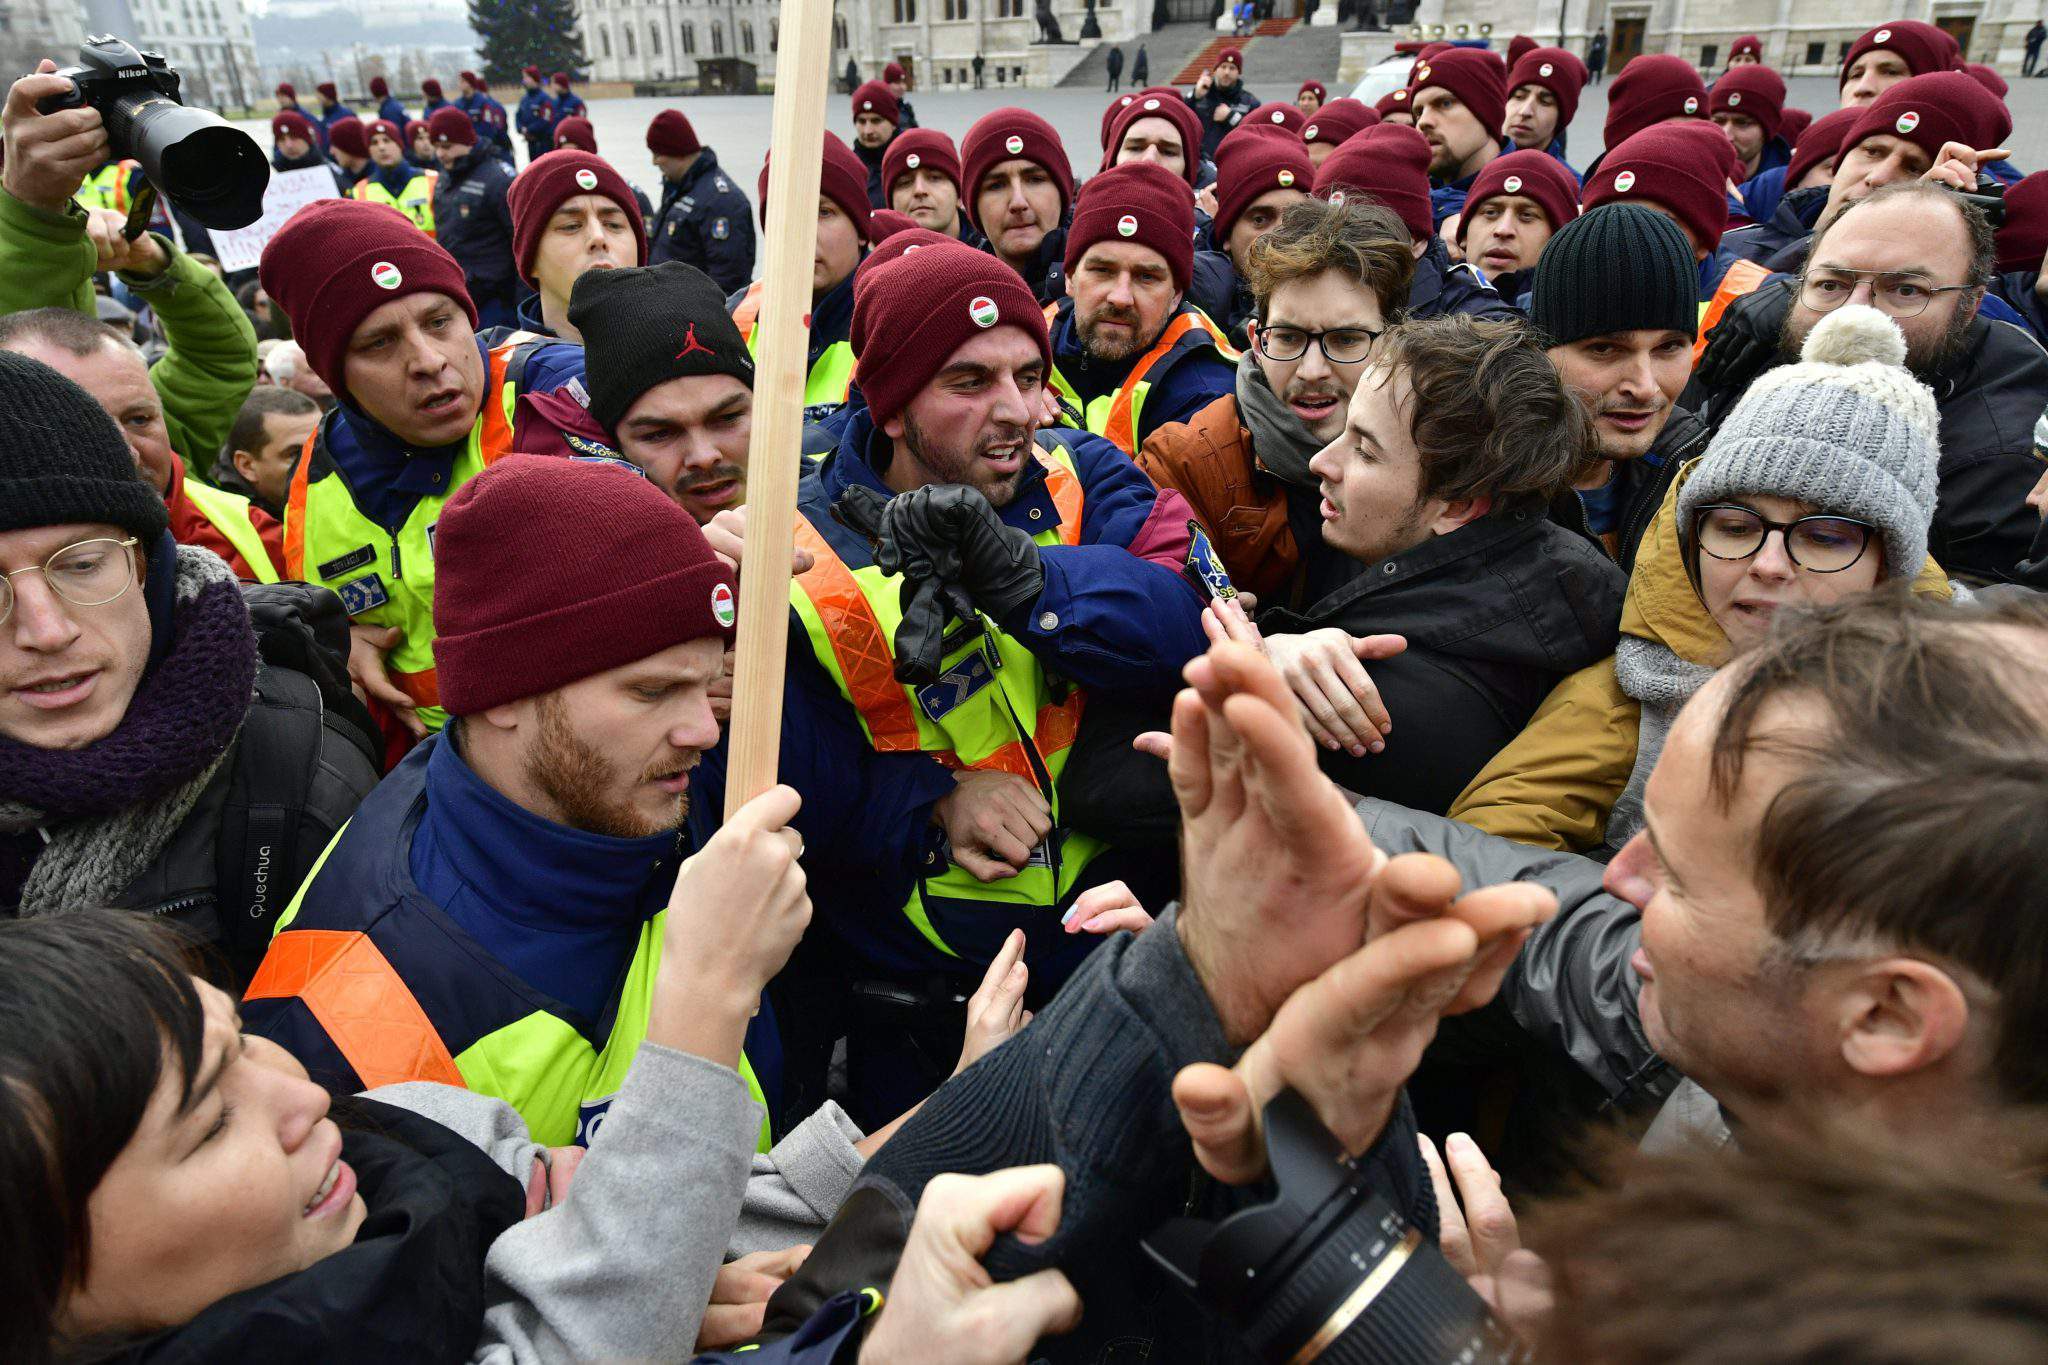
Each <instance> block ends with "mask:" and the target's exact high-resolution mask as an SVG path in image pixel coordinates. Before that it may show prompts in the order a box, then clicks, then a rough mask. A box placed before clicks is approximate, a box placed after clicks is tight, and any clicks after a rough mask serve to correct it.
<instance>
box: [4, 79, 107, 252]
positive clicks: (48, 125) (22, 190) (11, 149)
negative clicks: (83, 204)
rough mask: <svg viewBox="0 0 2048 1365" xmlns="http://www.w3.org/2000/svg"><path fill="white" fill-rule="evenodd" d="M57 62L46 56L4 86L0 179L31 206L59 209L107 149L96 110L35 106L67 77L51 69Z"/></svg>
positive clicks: (64, 86) (62, 87)
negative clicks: (3, 146)
mask: <svg viewBox="0 0 2048 1365" xmlns="http://www.w3.org/2000/svg"><path fill="white" fill-rule="evenodd" d="M56 69H57V64H56V63H55V62H53V61H51V60H50V59H49V58H47V57H45V58H44V59H43V60H42V61H41V62H39V63H37V65H36V69H35V73H34V74H33V75H28V76H23V77H22V78H21V79H20V80H18V81H16V82H15V83H14V85H13V86H12V87H11V88H10V89H9V90H8V92H7V108H6V112H5V114H4V115H0V118H4V120H5V122H6V125H7V165H6V167H5V169H4V170H0V185H4V186H6V189H7V192H8V193H9V194H11V195H13V196H14V197H15V198H16V199H19V200H20V201H21V202H22V203H24V204H27V205H28V206H29V207H31V208H38V209H42V210H43V211H44V212H45V213H62V212H64V206H65V205H66V204H68V203H70V202H71V196H72V195H74V194H77V193H78V187H79V186H80V185H82V184H84V183H85V178H86V177H87V176H88V175H91V174H92V173H93V171H95V170H96V169H98V168H99V167H100V166H101V165H102V164H103V163H104V162H105V161H106V160H107V158H108V157H109V156H111V155H112V152H111V150H110V148H109V144H108V142H107V130H106V127H105V126H104V125H103V124H102V123H101V122H100V111H99V110H97V109H93V108H84V109H60V110H58V111H57V112H56V113H54V114H40V113H37V112H36V101H37V100H43V99H48V98H49V97H50V96H52V95H61V94H63V93H65V92H66V91H68V90H69V89H71V82H70V81H68V80H66V79H64V78H63V77H61V76H56V75H52V74H51V73H52V72H54V71H56Z"/></svg>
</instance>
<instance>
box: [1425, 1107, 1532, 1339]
mask: <svg viewBox="0 0 2048 1365" xmlns="http://www.w3.org/2000/svg"><path fill="white" fill-rule="evenodd" d="M1416 1142H1417V1144H1418V1145H1419V1146H1420V1147H1421V1149H1422V1164H1423V1165H1424V1166H1425V1167H1427V1168H1428V1170H1429V1182H1430V1184H1431V1186H1433V1187H1434V1188H1435V1190H1436V1214H1437V1227H1438V1230H1437V1246H1438V1248H1439V1249H1441V1250H1442V1252H1443V1253H1444V1259H1445V1260H1446V1261H1449V1262H1450V1263H1451V1267H1452V1268H1453V1269H1454V1270H1456V1271H1457V1272H1458V1273H1459V1274H1460V1275H1463V1276H1464V1277H1465V1280H1466V1282H1467V1283H1469V1284H1470V1285H1471V1286H1472V1288H1473V1289H1474V1290H1476V1291H1477V1292H1478V1294H1479V1296H1480V1297H1481V1298H1483V1299H1485V1300H1486V1301H1487V1303H1489V1304H1491V1305H1492V1306H1493V1311H1494V1312H1495V1313H1497V1314H1499V1315H1500V1318H1501V1320H1502V1321H1504V1322H1506V1323H1507V1324H1508V1325H1509V1326H1510V1327H1512V1328H1514V1329H1515V1331H1517V1332H1518V1333H1520V1334H1521V1335H1522V1336H1523V1337H1525V1338H1528V1339H1530V1340H1534V1339H1535V1338H1536V1336H1537V1335H1538V1334H1539V1333H1540V1332H1541V1331H1542V1329H1543V1326H1544V1321H1545V1319H1547V1318H1548V1317H1549V1316H1550V1309H1551V1305H1552V1293H1551V1283H1550V1267H1549V1266H1547V1265H1545V1264H1544V1263H1543V1258H1542V1257H1540V1256H1538V1255H1537V1254H1536V1253H1535V1252H1533V1251H1528V1250H1525V1249H1523V1246H1522V1230H1521V1228H1520V1226H1519V1225H1518V1224H1517V1223H1516V1222H1515V1211H1514V1210H1513V1209H1512V1208H1510V1207H1509V1206H1508V1197H1507V1195H1506V1194H1504V1193H1502V1191H1501V1187H1500V1176H1498V1175H1497V1174H1495V1173H1494V1169H1493V1167H1492V1166H1491V1165H1489V1164H1488V1163H1487V1160H1486V1154H1485V1153H1483V1152H1481V1151H1480V1150H1479V1144H1478V1143H1476V1142H1474V1141H1472V1139H1471V1138H1468V1137H1466V1136H1465V1135H1464V1134H1463V1133H1453V1134H1451V1135H1450V1137H1449V1138H1448V1139H1447V1140H1446V1141H1445V1150H1444V1154H1443V1155H1442V1156H1438V1155H1437V1150H1436V1144H1435V1143H1433V1142H1431V1141H1430V1140H1429V1138H1428V1136H1427V1135H1418V1136H1417V1138H1416ZM1446 1165H1448V1166H1449V1171H1448V1172H1446V1170H1445V1167H1446ZM1453 1178H1455V1179H1456V1181H1457V1189H1456V1191H1455V1192H1453V1190H1452V1188H1451V1182H1452V1179H1453Z"/></svg>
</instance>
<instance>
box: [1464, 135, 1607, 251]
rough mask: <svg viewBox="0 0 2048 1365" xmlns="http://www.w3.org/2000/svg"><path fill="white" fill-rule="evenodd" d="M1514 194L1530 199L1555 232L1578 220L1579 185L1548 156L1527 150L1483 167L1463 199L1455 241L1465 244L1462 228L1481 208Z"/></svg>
mask: <svg viewBox="0 0 2048 1365" xmlns="http://www.w3.org/2000/svg"><path fill="white" fill-rule="evenodd" d="M1504 194H1518V195H1521V196H1522V197H1523V198H1524V199H1533V200H1535V201H1536V203H1537V204H1538V205H1539V206H1540V207H1541V208H1542V210H1543V216H1544V217H1546V218H1548V219H1549V220H1550V230H1551V231H1552V232H1555V231H1557V230H1558V229H1559V228H1561V227H1563V226H1564V225H1565V224H1566V223H1569V222H1570V221H1571V220H1572V219H1574V218H1576V217H1578V216H1579V184H1578V181H1576V180H1575V179H1573V178H1572V173H1571V171H1569V170H1568V169H1566V168H1565V166H1564V164H1563V163H1562V162H1560V161H1559V160H1558V159H1557V158H1556V157H1554V156H1552V155H1551V154H1550V153H1549V152H1543V151H1538V150H1536V149H1535V148H1533V147H1532V148H1529V149H1528V150H1526V151H1520V152H1509V153H1508V154H1507V155H1506V156H1497V157H1495V158H1494V159H1493V160H1491V161H1489V162H1487V163H1486V168H1485V169H1484V170H1482V171H1480V172H1479V174H1478V176H1477V177H1476V178H1474V180H1473V181H1472V188H1471V190H1470V191H1468V192H1467V193H1466V195H1465V209H1464V213H1463V215H1462V216H1461V217H1460V218H1459V219H1458V240H1459V241H1461V242H1462V241H1464V240H1465V225H1466V224H1467V223H1469V222H1471V221H1472V215H1473V214H1474V213H1475V212H1477V211H1478V208H1479V206H1480V205H1481V204H1483V203H1485V202H1486V201H1487V200H1489V199H1492V198H1494V197H1496V196H1498V195H1504Z"/></svg>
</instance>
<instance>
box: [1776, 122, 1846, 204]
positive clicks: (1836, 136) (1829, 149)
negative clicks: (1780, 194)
mask: <svg viewBox="0 0 2048 1365" xmlns="http://www.w3.org/2000/svg"><path fill="white" fill-rule="evenodd" d="M1862 117H1863V106H1862V105H1860V104H1852V105H1850V106H1849V107H1848V108H1846V109H1836V110H1832V111H1830V112H1829V113H1825V114H1822V115H1821V116H1820V117H1819V118H1817V119H1815V120H1814V121H1813V122H1812V124H1810V125H1809V126H1808V127H1807V129H1806V131H1805V132H1803V133H1801V134H1800V135H1799V140H1798V141H1797V142H1795V143H1793V144H1792V163H1791V165H1789V166H1787V167H1786V168H1785V190H1786V192H1787V193H1790V192H1791V190H1792V188H1793V186H1795V185H1797V184H1798V183H1799V182H1800V181H1802V180H1804V179H1805V178H1806V173H1807V172H1808V171H1810V170H1812V169H1813V168H1814V167H1815V166H1818V165H1819V164H1820V163H1821V162H1823V161H1832V160H1833V159H1834V158H1835V157H1837V156H1840V155H1841V152H1842V139H1843V138H1845V137H1847V136H1849V130H1850V129H1851V128H1854V127H1855V126H1856V121H1857V120H1858V119H1860V118H1862Z"/></svg>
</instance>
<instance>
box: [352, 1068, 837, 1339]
mask: <svg viewBox="0 0 2048 1365" xmlns="http://www.w3.org/2000/svg"><path fill="white" fill-rule="evenodd" d="M369 1094H370V1097H371V1098H373V1099H377V1100H381V1101H383V1102H384V1103H386V1104H393V1105H397V1106H398V1107H400V1108H402V1109H407V1110H410V1111H411V1112H413V1113H415V1114H419V1115H421V1116H422V1117H425V1118H429V1119H432V1120H434V1121H435V1122H436V1123H439V1124H441V1125H443V1126H444V1127H446V1128H449V1129H451V1130H453V1131H454V1132H457V1133H460V1134H461V1135H462V1136H463V1137H465V1138H467V1139H469V1140H470V1141H471V1142H473V1143H475V1144H476V1145H477V1146H478V1147H480V1148H482V1149H483V1150H484V1151H485V1152H487V1153H489V1154H490V1156H491V1157H492V1159H493V1160H495V1161H496V1162H497V1163H498V1165H499V1166H500V1167H501V1168H503V1169H504V1170H505V1171H506V1172H507V1173H508V1174H510V1175H511V1176H512V1177H513V1179H515V1180H517V1181H519V1183H520V1184H521V1186H524V1185H525V1184H526V1182H527V1178H528V1176H529V1175H530V1174H531V1173H532V1171H533V1163H534V1162H535V1161H536V1160H539V1161H542V1162H546V1161H547V1160H548V1159H549V1158H548V1149H547V1148H545V1147H542V1146H540V1145H539V1144H538V1143H536V1142H534V1141H533V1140H532V1139H531V1138H530V1137H529V1136H528V1135H527V1131H526V1124H525V1123H524V1121H522V1120H521V1119H520V1117H519V1115H518V1113H517V1111H515V1110H514V1109H513V1108H512V1107H511V1106H510V1105H508V1104H506V1103H505V1102H504V1101H502V1100H497V1099H493V1098H491V1097H489V1096H487V1095H479V1094H476V1093H474V1092H473V1091H468V1090H463V1089H460V1088H458V1087H455V1086H447V1085H435V1084H431V1083H428V1082H418V1081H415V1082H408V1083H406V1084H404V1085H389V1086H383V1087H381V1088H379V1089H377V1090H374V1091H371V1092H369ZM760 1126H761V1108H760V1106H759V1105H757V1104H755V1103H754V1102H753V1100H752V1099H750V1098H749V1097H748V1095H747V1087H746V1083H745V1082H743V1081H742V1080H741V1079H740V1077H739V1074H738V1073H737V1072H735V1071H733V1070H732V1069H731V1068H729V1067H723V1066H719V1065H717V1064H716V1063H714V1062H708V1061H706V1060H704V1059H703V1058H701V1057H694V1056H691V1055H689V1054H687V1053H682V1052H677V1051H674V1050H673V1049H670V1048H665V1047H661V1046H658V1045H656V1044H654V1043H642V1044H641V1045H640V1050H639V1052H638V1053H637V1054H636V1055H635V1056H634V1059H633V1066H632V1069H631V1071H629V1072H628V1073H627V1076H626V1082H625V1084H624V1085H623V1086H621V1087H620V1089H619V1094H618V1098H617V1099H615V1100H614V1101H613V1102H612V1107H611V1110H610V1113H609V1114H608V1115H607V1117H606V1119H605V1122H604V1125H603V1127H602V1128H600V1129H599V1130H598V1134H597V1136H596V1137H595V1138H594V1139H592V1141H591V1144H590V1152H589V1155H588V1156H587V1157H585V1159H584V1160H583V1162H582V1164H581V1165H579V1166H578V1167H577V1168H576V1175H575V1182H574V1185H573V1186H572V1188H571V1190H570V1193H569V1195H568V1196H567V1197H566V1198H565V1199H564V1200H563V1201H562V1202H561V1203H559V1204H557V1205H555V1206H554V1207H553V1208H550V1209H548V1210H546V1211H545V1212H542V1213H539V1214H536V1215H535V1216H534V1217H532V1218H528V1219H526V1220H525V1221H524V1222H521V1223H515V1224H514V1225H513V1226H512V1227H510V1228H508V1229H506V1231H505V1232H504V1233H503V1234H502V1235H501V1236H500V1237H499V1238H498V1240H497V1241H495V1242H493V1243H491V1249H490V1252H489V1255H488V1257H487V1258H486V1260H485V1262H484V1275H485V1281H486V1290H485V1293H486V1296H487V1301H488V1305H489V1306H488V1307H487V1308H486V1309H485V1311H484V1321H483V1331H482V1334H481V1335H480V1336H479V1337H478V1340H477V1346H476V1352H475V1355H474V1357H473V1358H474V1359H475V1360H476V1361H477V1362H480V1365H556V1363H557V1362H561V1363H562V1365H567V1362H573V1361H586V1360H595V1359H600V1358H602V1359H620V1358H631V1359H634V1360H677V1361H680V1360H687V1359H688V1358H689V1357H690V1356H691V1355H692V1354H693V1353H694V1349H695V1345H694V1344H695V1342H696V1340H697V1328H698V1324H699V1322H700V1321H701V1319H702V1318H703V1316H704V1309H705V1306H706V1305H707V1304H708V1303H709V1301H710V1299H711V1285H712V1281H713V1280H714V1279H716V1278H717V1275H718V1269H719V1266H720V1265H722V1264H723V1263H724V1262H725V1261H726V1259H727V1258H728V1257H730V1256H738V1255H744V1254H746V1253H748V1252H752V1251H763V1250H770V1249H779V1248H782V1247H787V1246H792V1245H795V1244H796V1243H799V1242H805V1241H809V1240H811V1239H812V1238H813V1237H815V1236H816V1234H817V1233H818V1231H819V1230H820V1229H822V1228H823V1227H824V1226H825V1223H826V1222H827V1221H828V1220H829V1219H830V1218H831V1216H832V1214H833V1212H834V1211H835V1210H836V1209H837V1208H838V1207H839V1204H840V1201H841V1200H843V1199H844V1198H845V1196H846V1193H847V1191H848V1190H849V1189H851V1188H852V1186H853V1181H854V1178H855V1177H856V1176H858V1175H859V1174H860V1170H861V1165H862V1159H861V1156H860V1154H859V1153H858V1152H856V1151H855V1150H854V1148H853V1144H854V1142H855V1141H857V1140H858V1139H859V1138H860V1136H861V1132H860V1130H859V1129H858V1128H856V1127H855V1126H854V1124H853V1121H852V1120H851V1119H849V1118H847V1117H846V1115H845V1114H844V1113H842V1112H841V1111H840V1109H839V1106H838V1105H836V1104H831V1103H827V1104H826V1105H825V1107H824V1108H823V1109H820V1110H819V1111H818V1112H817V1113H815V1114H813V1115H811V1116H810V1117H809V1118H808V1119H806V1120H804V1121H803V1122H802V1123H801V1124H799V1125H797V1127H796V1128H795V1129H794V1130H793V1131H792V1132H791V1133H790V1134H789V1135H788V1136H787V1137H785V1138H783V1140H782V1141H781V1142H779V1143H777V1144H776V1146H775V1148H774V1150H773V1151H771V1152H769V1153H767V1154H766V1155H765V1156H758V1155H757V1156H750V1153H752V1151H753V1147H754V1139H755V1135H756V1134H758V1133H759V1132H760Z"/></svg>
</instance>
